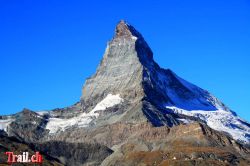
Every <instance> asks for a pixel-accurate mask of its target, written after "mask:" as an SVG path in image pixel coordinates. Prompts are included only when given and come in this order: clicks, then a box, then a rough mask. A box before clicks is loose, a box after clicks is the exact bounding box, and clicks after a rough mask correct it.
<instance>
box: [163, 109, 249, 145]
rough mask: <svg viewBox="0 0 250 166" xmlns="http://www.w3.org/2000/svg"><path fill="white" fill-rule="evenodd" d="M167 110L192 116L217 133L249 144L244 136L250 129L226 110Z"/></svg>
mask: <svg viewBox="0 0 250 166" xmlns="http://www.w3.org/2000/svg"><path fill="white" fill-rule="evenodd" d="M166 108H167V109H170V110H172V111H173V112H174V113H178V114H183V115H187V116H194V117H197V118H200V119H201V120H203V121H205V122H206V123H207V125H208V126H209V127H211V128H212V129H214V130H217V131H223V132H226V133H229V134H230V135H231V136H232V137H233V138H234V139H236V140H239V141H242V142H244V143H249V142H250V140H249V138H247V137H246V135H249V134H250V128H249V127H248V126H247V125H246V124H244V123H242V122H241V121H243V120H241V119H240V118H239V117H238V116H235V115H234V114H233V113H232V112H230V111H226V110H216V111H204V110H191V111H189V110H184V109H181V108H178V107H174V106H166Z"/></svg>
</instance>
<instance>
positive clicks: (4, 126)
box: [0, 119, 14, 132]
mask: <svg viewBox="0 0 250 166" xmlns="http://www.w3.org/2000/svg"><path fill="white" fill-rule="evenodd" d="M13 121H14V119H4V120H0V130H4V131H5V132H7V130H8V126H9V125H10V124H11V122H13Z"/></svg>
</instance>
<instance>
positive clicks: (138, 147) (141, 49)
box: [0, 21, 250, 166]
mask: <svg viewBox="0 0 250 166" xmlns="http://www.w3.org/2000/svg"><path fill="white" fill-rule="evenodd" d="M110 97H111V98H110ZM115 99H117V101H116V102H115V104H114V101H113V100H115ZM192 110H201V111H202V113H200V112H198V113H197V114H195V113H193V112H189V111H192ZM185 111H186V112H185ZM206 112H209V113H210V112H214V114H206ZM224 115H225V116H224ZM218 116H219V118H218ZM213 117H216V118H217V119H218V120H217V121H214V118H213ZM225 117H226V118H225ZM8 119H9V120H8ZM207 119H209V120H210V121H207ZM9 122H11V123H10V124H9V125H7V123H9ZM1 123H2V124H3V126H6V125H7V128H5V130H6V131H7V133H8V134H9V136H14V137H16V138H18V139H19V140H21V141H24V142H27V143H30V144H31V145H32V146H33V148H37V149H39V150H41V151H42V152H44V153H45V154H46V155H48V156H52V157H53V158H56V159H58V161H60V162H61V163H63V164H66V165H88V166H89V165H102V166H111V165H128V166H130V165H131V166H133V165H169V164H170V165H229V163H231V164H233V165H239V164H241V165H248V164H249V158H250V156H249V155H250V154H249V149H248V148H247V147H246V146H245V145H242V144H240V143H238V142H237V141H236V140H234V139H232V137H231V136H230V135H229V134H228V133H226V132H227V131H226V130H223V131H224V132H219V131H216V130H213V129H211V128H210V127H213V126H214V125H218V124H219V125H222V128H224V127H226V129H232V128H237V129H238V130H237V131H239V130H242V132H241V133H240V134H241V135H242V136H244V138H246V139H245V140H246V141H247V140H249V135H250V129H249V126H250V125H249V124H248V123H247V122H245V121H244V120H241V119H240V118H238V117H237V115H236V114H235V113H234V112H233V111H231V110H230V109H229V108H227V107H226V106H225V105H224V104H223V103H222V102H220V101H219V100H218V99H217V98H216V97H214V96H213V95H211V94H210V93H209V92H208V91H206V90H203V89H201V88H199V87H197V86H195V85H193V84H191V83H189V82H187V81H185V80H183V79H182V78H180V77H178V76H177V75H176V74H175V73H174V72H173V71H171V70H170V69H167V70H165V69H162V68H160V67H159V66H158V64H157V63H156V62H155V61H154V60H153V53H152V51H151V49H150V48H149V46H148V44H147V43H146V41H145V40H144V38H143V37H142V35H141V34H140V33H139V32H138V31H137V30H136V29H135V28H134V27H133V26H131V25H129V24H128V23H126V22H125V21H120V22H119V23H118V25H117V26H116V29H115V34H114V37H113V38H112V40H111V41H110V42H109V43H108V46H107V48H106V51H105V54H104V56H103V59H102V61H101V62H100V64H99V66H98V68H97V71H96V73H95V74H94V75H92V76H91V77H90V78H88V79H87V80H86V82H85V85H84V87H83V89H82V96H81V99H80V102H77V103H76V104H74V105H73V106H70V107H66V108H59V109H54V110H51V111H45V112H43V113H42V112H38V113H35V112H33V111H31V110H28V109H25V110H24V111H22V112H20V113H17V114H15V115H13V116H10V117H0V125H1ZM48 124H49V125H48ZM65 124H67V125H66V126H65ZM207 124H209V125H210V127H209V126H208V125H207ZM211 124H212V126H211ZM219 125H218V126H219ZM48 126H49V127H48ZM230 126H232V127H231V128H230ZM219 127H221V126H219ZM52 130H53V131H54V132H51V131H52ZM231 131H232V130H231ZM234 131H235V130H234ZM247 136H248V137H247ZM56 147H60V148H56Z"/></svg>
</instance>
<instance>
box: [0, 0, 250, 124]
mask: <svg viewBox="0 0 250 166" xmlns="http://www.w3.org/2000/svg"><path fill="white" fill-rule="evenodd" d="M120 19H125V20H127V21H128V22H129V23H130V24H132V25H134V26H135V27H136V28H137V29H138V30H139V31H140V32H141V33H142V34H143V35H144V37H145V39H146V40H147V42H148V44H149V45H150V46H151V48H152V50H153V52H154V58H155V60H156V61H157V62H158V63H159V64H160V66H162V67H164V68H171V69H172V70H173V71H175V72H176V73H177V74H178V75H179V76H181V77H183V78H184V79H186V80H188V81H190V82H192V83H194V84H196V85H198V86H200V87H202V88H204V89H207V90H209V91H210V92H212V93H213V94H214V95H215V96H217V97H218V98H219V99H221V100H222V101H223V102H224V103H225V104H226V105H228V106H229V107H230V108H231V109H232V110H234V111H236V112H237V113H238V114H239V115H240V116H241V117H243V118H244V119H246V120H248V121H250V93H249V92H250V1H249V0H208V1H206V0H204V1H201V0H197V1H192V0H187V1H183V0H154V1H153V0H152V1H151V2H149V1H137V2H135V1H134V0H126V1H118V0H114V1H103V2H101V1H99V0H98V1H94V0H93V1H90V0H89V1H85V2H84V1H82V0H79V1H76V0H70V1H67V2H66V1H62V0H57V1H52V0H40V1H39V0H33V1H32V0H26V1H20V0H15V1H14V0H2V1H1V2H0V92H1V93H0V99H1V101H0V114H11V113H15V112H18V111H20V110H21V109H22V108H24V107H26V108H30V109H32V110H44V109H46V110H47V109H52V108H56V107H64V106H69V105H71V104H73V103H75V102H77V101H78V100H79V98H80V95H81V88H82V86H83V83H84V81H85V79H86V77H88V76H90V75H91V74H93V73H94V72H95V69H96V67H97V65H98V64H99V61H100V60H101V58H102V55H103V53H104V50H105V47H106V43H107V41H108V40H110V39H111V37H112V36H113V33H114V28H115V25H116V23H117V22H118V21H119V20H120Z"/></svg>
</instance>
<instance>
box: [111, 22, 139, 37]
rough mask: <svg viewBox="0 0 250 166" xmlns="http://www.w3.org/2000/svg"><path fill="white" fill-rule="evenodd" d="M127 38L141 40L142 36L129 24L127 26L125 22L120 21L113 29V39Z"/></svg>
mask: <svg viewBox="0 0 250 166" xmlns="http://www.w3.org/2000/svg"><path fill="white" fill-rule="evenodd" d="M123 37H126V38H129V37H132V38H133V37H134V39H136V38H142V35H141V34H140V33H139V32H138V31H137V30H136V29H135V28H134V27H133V26H131V25H130V24H128V23H127V22H126V21H124V20H121V21H120V22H119V23H118V24H117V25H116V28H115V36H114V38H123Z"/></svg>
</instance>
